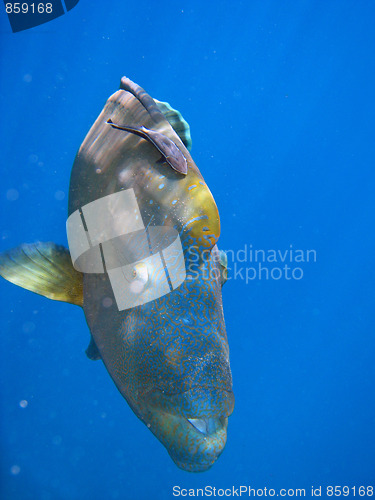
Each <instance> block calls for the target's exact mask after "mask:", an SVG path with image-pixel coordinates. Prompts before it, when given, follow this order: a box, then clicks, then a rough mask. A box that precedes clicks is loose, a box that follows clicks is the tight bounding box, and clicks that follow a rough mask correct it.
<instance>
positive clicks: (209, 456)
mask: <svg viewBox="0 0 375 500" xmlns="http://www.w3.org/2000/svg"><path fill="white" fill-rule="evenodd" d="M212 391H213V389H212V388H211V389H210V391H209V392H210V395H211V398H209V401H210V402H209V404H207V400H206V399H203V400H200V401H199V400H193V401H194V402H195V404H187V406H185V407H184V406H178V404H177V403H181V402H185V403H186V401H191V398H193V397H194V396H197V395H200V396H201V395H202V393H204V394H205V395H206V396H207V389H204V388H193V389H190V390H189V391H186V392H185V393H182V394H173V395H170V394H169V395H167V394H165V393H162V392H161V391H159V390H154V391H152V394H149V395H148V398H147V401H148V403H147V412H146V418H145V422H146V425H147V427H148V428H149V429H150V430H151V431H152V432H153V434H155V436H156V437H157V438H158V439H159V441H161V442H162V443H163V444H164V446H165V447H166V449H167V450H168V453H169V454H170V456H171V458H172V460H173V461H174V462H175V463H176V465H177V466H178V467H180V468H181V469H183V470H186V471H189V472H203V471H205V470H207V469H209V468H210V467H211V466H212V465H213V464H214V463H215V461H216V460H217V458H218V457H219V456H220V454H221V453H222V451H223V450H224V447H225V443H226V440H227V427H228V416H229V415H230V414H231V413H232V411H233V406H234V396H233V393H232V392H231V391H223V390H221V391H220V390H218V389H217V390H216V391H217V393H216V394H215V392H214V394H212ZM219 392H222V393H224V394H219ZM212 396H216V397H218V396H219V397H218V403H219V404H218V405H217V406H216V408H215V407H214V405H213V402H212ZM224 402H225V404H224ZM198 408H199V411H198ZM193 409H194V410H195V412H194V413H193V412H192V410H193Z"/></svg>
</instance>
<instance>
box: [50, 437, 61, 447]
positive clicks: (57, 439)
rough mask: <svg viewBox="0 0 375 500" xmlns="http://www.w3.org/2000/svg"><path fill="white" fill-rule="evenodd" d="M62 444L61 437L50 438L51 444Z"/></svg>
mask: <svg viewBox="0 0 375 500" xmlns="http://www.w3.org/2000/svg"><path fill="white" fill-rule="evenodd" d="M61 443H62V437H61V436H53V438H52V444H54V445H56V446H59V445H60V444H61Z"/></svg>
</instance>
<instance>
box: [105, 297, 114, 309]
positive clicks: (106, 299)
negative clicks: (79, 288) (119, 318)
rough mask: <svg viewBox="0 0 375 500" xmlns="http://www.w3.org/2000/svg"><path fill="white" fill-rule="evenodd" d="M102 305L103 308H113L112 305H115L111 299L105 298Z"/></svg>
mask: <svg viewBox="0 0 375 500" xmlns="http://www.w3.org/2000/svg"><path fill="white" fill-rule="evenodd" d="M102 304H103V307H111V305H112V304H113V301H112V299H111V298H110V297H104V299H103V301H102Z"/></svg>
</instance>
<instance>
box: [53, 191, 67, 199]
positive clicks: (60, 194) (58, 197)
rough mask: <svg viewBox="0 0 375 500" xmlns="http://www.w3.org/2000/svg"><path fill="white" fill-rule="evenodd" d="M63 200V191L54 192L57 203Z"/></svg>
mask: <svg viewBox="0 0 375 500" xmlns="http://www.w3.org/2000/svg"><path fill="white" fill-rule="evenodd" d="M64 198H65V193H64V191H60V190H59V191H56V193H55V200H57V201H62V200H63V199H64Z"/></svg>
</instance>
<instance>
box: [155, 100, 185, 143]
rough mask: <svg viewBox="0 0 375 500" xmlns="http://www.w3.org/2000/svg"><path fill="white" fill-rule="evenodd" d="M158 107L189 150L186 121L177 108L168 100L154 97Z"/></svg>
mask: <svg viewBox="0 0 375 500" xmlns="http://www.w3.org/2000/svg"><path fill="white" fill-rule="evenodd" d="M154 101H155V102H156V104H157V105H158V108H159V109H160V111H161V112H162V113H163V115H164V116H165V117H166V119H167V120H168V121H169V123H170V124H171V125H172V128H173V130H174V131H175V132H176V134H177V135H178V136H179V138H180V139H181V141H182V142H183V143H184V145H185V146H186V149H187V150H188V151H191V146H192V140H191V135H190V127H189V124H188V122H187V121H186V120H185V119H184V118H183V116H182V115H181V113H180V112H179V111H177V109H174V108H172V106H171V105H170V104H169V102H163V101H158V100H157V99H154Z"/></svg>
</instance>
